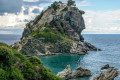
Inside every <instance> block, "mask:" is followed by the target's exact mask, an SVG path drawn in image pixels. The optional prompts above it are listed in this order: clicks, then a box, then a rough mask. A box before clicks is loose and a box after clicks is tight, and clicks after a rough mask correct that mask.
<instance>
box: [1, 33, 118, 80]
mask: <svg viewBox="0 0 120 80" xmlns="http://www.w3.org/2000/svg"><path fill="white" fill-rule="evenodd" d="M20 37H21V36H15V35H0V42H5V43H7V44H9V45H11V44H13V43H14V42H17V41H19V39H20ZM84 38H85V41H87V42H90V43H91V44H93V45H95V46H96V47H98V48H100V49H102V51H98V52H94V51H90V52H88V53H89V54H87V55H68V54H67V55H57V56H49V57H42V58H41V60H42V62H43V63H44V65H45V66H47V67H48V68H49V69H50V70H51V71H52V72H53V73H55V74H56V73H57V72H59V71H62V70H63V69H64V68H65V67H66V66H67V65H70V66H71V68H72V70H74V69H76V68H77V67H78V66H82V67H84V68H87V69H89V70H91V71H92V77H90V78H82V79H78V80H92V79H93V77H94V76H96V75H98V74H99V73H100V72H101V71H100V68H101V67H102V66H104V65H105V64H110V66H112V67H115V68H117V69H118V70H119V71H120V34H119V35H116V34H110V35H103V34H89V35H88V34H85V35H84ZM115 80H120V76H119V77H116V79H115Z"/></svg>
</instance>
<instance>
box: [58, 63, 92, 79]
mask: <svg viewBox="0 0 120 80" xmlns="http://www.w3.org/2000/svg"><path fill="white" fill-rule="evenodd" d="M57 76H59V77H61V78H64V79H66V80H69V79H76V78H80V77H88V76H91V71H90V70H88V69H84V68H82V67H78V68H77V69H76V70H74V71H71V68H70V65H67V67H66V68H65V69H64V70H63V71H61V72H58V74H57Z"/></svg>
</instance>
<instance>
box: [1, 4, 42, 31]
mask: <svg viewBox="0 0 120 80" xmlns="http://www.w3.org/2000/svg"><path fill="white" fill-rule="evenodd" d="M36 8H37V9H39V11H42V10H43V8H40V7H37V6H31V7H30V8H29V9H28V14H27V15H26V14H25V13H24V11H25V10H26V8H25V7H24V6H23V7H22V11H21V12H20V13H17V14H10V13H4V15H3V16H0V29H23V28H25V24H26V23H27V22H28V21H30V20H32V19H34V18H35V16H36V15H38V13H33V12H32V11H33V10H34V9H36Z"/></svg>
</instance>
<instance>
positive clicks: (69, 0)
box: [67, 0, 75, 6]
mask: <svg viewBox="0 0 120 80" xmlns="http://www.w3.org/2000/svg"><path fill="white" fill-rule="evenodd" d="M67 5H68V6H75V1H73V0H68V2H67Z"/></svg>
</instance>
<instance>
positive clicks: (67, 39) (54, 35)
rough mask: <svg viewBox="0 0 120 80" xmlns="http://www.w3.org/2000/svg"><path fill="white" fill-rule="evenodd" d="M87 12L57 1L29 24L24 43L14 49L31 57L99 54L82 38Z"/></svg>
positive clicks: (15, 45) (23, 36)
mask: <svg viewBox="0 0 120 80" xmlns="http://www.w3.org/2000/svg"><path fill="white" fill-rule="evenodd" d="M84 13H85V12H84V11H82V10H79V9H78V8H76V7H71V6H67V5H66V4H64V3H62V2H54V3H53V4H52V5H51V6H50V7H49V8H48V9H47V10H45V11H43V12H41V14H40V15H38V16H37V17H36V18H35V19H34V20H32V21H30V22H29V23H28V24H26V28H25V29H24V32H23V35H22V38H21V41H20V42H18V43H15V44H14V45H12V47H13V48H14V49H16V50H18V51H20V52H22V53H23V54H24V55H29V56H41V55H50V54H53V53H54V54H56V53H71V54H86V53H87V51H91V50H92V51H97V48H96V47H95V46H93V45H91V44H90V43H87V42H84V38H83V36H82V35H81V32H82V31H83V30H84V29H85V22H84V19H83V17H82V15H83V14H84Z"/></svg>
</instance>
